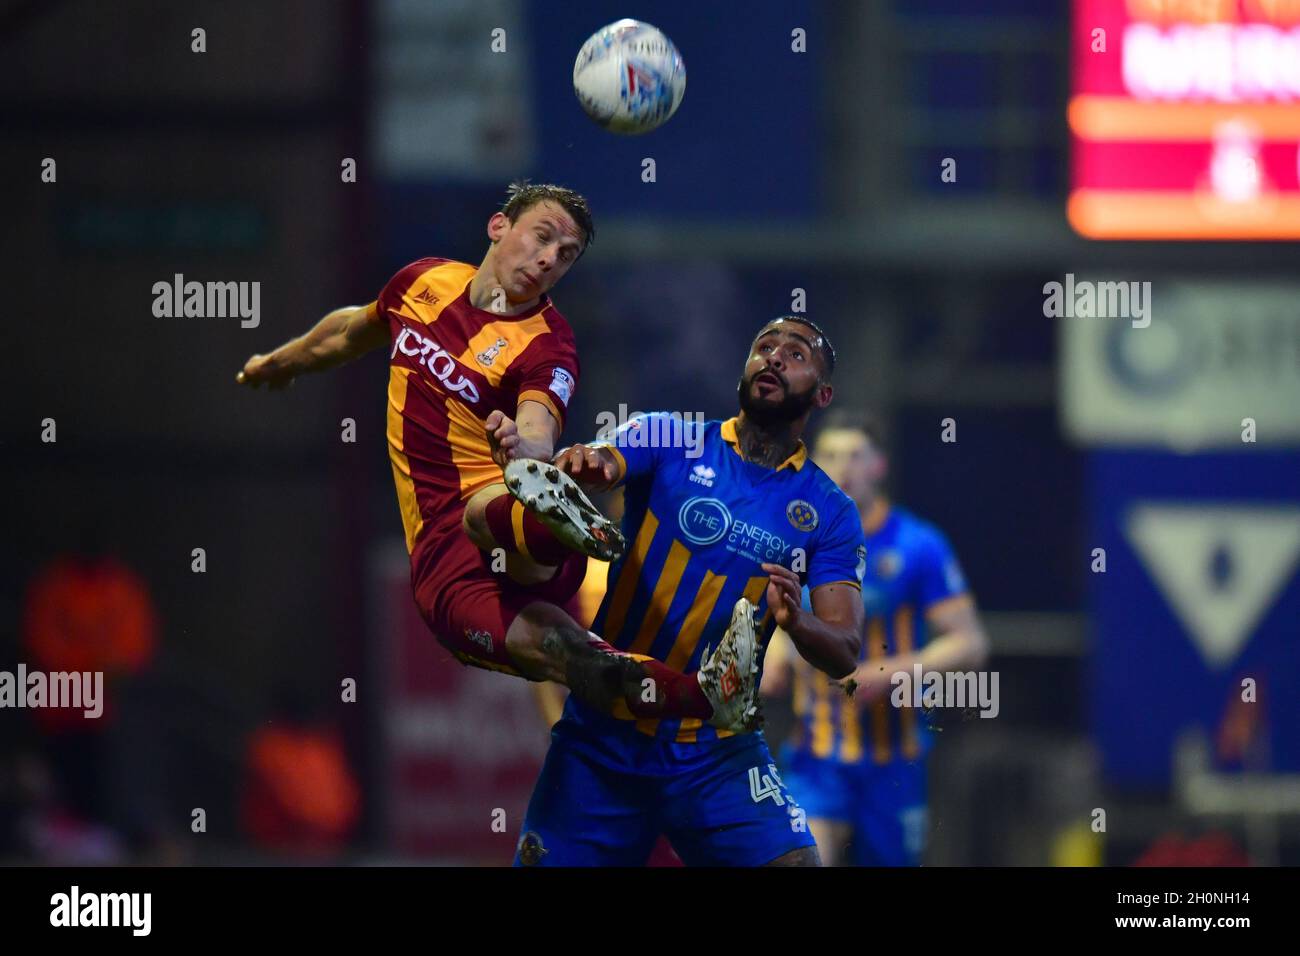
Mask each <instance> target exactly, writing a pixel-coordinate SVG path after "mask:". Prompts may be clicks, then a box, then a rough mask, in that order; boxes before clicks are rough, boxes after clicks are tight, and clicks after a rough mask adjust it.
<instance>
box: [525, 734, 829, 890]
mask: <svg viewBox="0 0 1300 956" xmlns="http://www.w3.org/2000/svg"><path fill="white" fill-rule="evenodd" d="M692 750H693V751H694V755H693V756H692V757H691V758H690V759H682V758H681V757H680V756H679V755H678V754H679V753H680V745H678V746H677V747H674V746H673V745H672V744H669V743H666V742H664V741H661V740H657V739H656V738H654V737H650V736H648V735H646V734H642V733H640V732H638V731H636V730H634V729H632V728H631V727H629V726H627V725H626V724H623V725H622V726H620V727H618V728H617V729H615V730H613V731H612V732H610V733H606V734H598V733H596V732H594V731H593V729H592V728H591V727H584V726H582V725H580V724H578V723H576V722H575V721H573V720H572V719H571V718H568V717H566V718H565V719H563V720H561V721H560V722H559V723H558V724H556V725H555V729H554V730H553V731H552V732H551V749H550V750H549V751H548V752H547V754H546V762H545V764H543V766H542V772H541V775H540V776H539V777H538V779H537V786H536V787H535V788H534V789H533V797H532V800H531V801H529V804H528V814H527V816H526V818H525V820H524V826H523V833H522V835H521V837H520V839H519V843H518V847H517V849H516V852H515V865H516V866H536V865H540V866H644V865H645V862H646V859H647V858H648V857H649V856H650V851H651V850H652V849H653V848H654V845H655V841H656V839H657V838H658V836H659V835H660V834H663V835H664V836H665V837H667V838H668V841H669V842H670V843H671V844H672V846H673V849H674V850H676V851H677V855H678V856H679V857H681V859H682V862H683V863H685V864H686V865H687V866H761V865H762V864H765V863H770V862H771V861H772V860H775V859H777V858H778V857H780V856H783V855H785V854H786V853H789V852H790V851H792V850H797V849H800V848H801V847H811V846H815V845H816V844H815V843H814V841H813V837H812V834H811V833H809V832H808V823H807V817H806V816H805V814H804V812H803V810H802V809H801V808H800V807H799V805H798V804H796V803H795V802H794V800H793V799H792V798H791V797H790V794H789V791H787V790H786V788H785V786H784V785H783V784H782V782H781V776H780V774H779V773H778V772H777V769H776V765H775V762H774V761H773V760H772V755H771V753H770V752H769V750H768V748H767V741H766V740H764V739H763V735H762V734H757V733H756V734H742V735H739V736H736V737H729V738H726V739H725V740H720V741H717V742H715V743H709V744H701V745H699V746H698V747H693V748H692ZM675 751H676V752H677V753H675Z"/></svg>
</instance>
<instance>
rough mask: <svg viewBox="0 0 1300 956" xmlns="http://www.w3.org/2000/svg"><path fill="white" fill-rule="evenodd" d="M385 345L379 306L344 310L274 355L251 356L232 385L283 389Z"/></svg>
mask: <svg viewBox="0 0 1300 956" xmlns="http://www.w3.org/2000/svg"><path fill="white" fill-rule="evenodd" d="M387 344H388V325H387V324H386V323H385V322H384V319H383V316H381V315H380V314H379V303H378V302H371V303H370V304H369V305H349V306H344V307H343V308H341V309H335V310H334V311H333V312H331V313H329V315H327V316H325V318H323V319H321V320H320V321H319V322H317V323H316V325H315V326H313V327H312V329H311V331H309V332H308V333H307V334H305V335H300V336H298V338H296V339H291V340H290V341H288V342H286V343H284V345H281V346H280V347H279V348H278V349H276V350H275V351H274V352H271V353H269V354H267V355H254V356H253V357H252V358H250V359H249V360H248V361H247V362H245V363H244V368H243V370H242V371H240V372H239V374H238V375H236V376H235V381H236V382H238V383H239V384H240V385H251V386H253V387H254V388H256V387H257V386H259V385H267V386H269V387H270V388H272V389H280V388H285V387H287V386H289V385H292V384H293V380H294V379H295V378H297V377H298V376H299V375H304V374H306V373H308V372H323V371H325V370H326V369H331V368H335V367H337V366H339V365H342V364H344V363H345V362H350V361H352V360H353V359H355V358H360V357H361V356H363V355H365V354H366V353H367V352H373V351H374V350H375V349H377V348H379V347H380V346H382V345H387Z"/></svg>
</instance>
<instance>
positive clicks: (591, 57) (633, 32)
mask: <svg viewBox="0 0 1300 956" xmlns="http://www.w3.org/2000/svg"><path fill="white" fill-rule="evenodd" d="M573 92H574V93H576V94H577V97H578V102H579V103H581V104H582V108H583V109H584V110H585V111H586V113H587V115H588V116H590V117H591V118H592V119H593V120H595V121H596V122H597V123H599V124H600V125H601V126H603V127H605V129H607V130H609V131H610V132H613V133H624V134H627V135H632V136H635V135H637V134H639V133H648V132H650V130H652V129H654V128H655V127H656V126H661V125H662V124H664V123H666V122H667V121H668V117H670V116H672V115H673V113H675V112H676V111H677V107H678V105H680V104H681V102H682V96H683V95H684V94H685V93H686V64H685V63H683V62H682V57H681V54H680V53H678V52H677V48H676V47H675V46H673V42H672V41H671V40H669V39H668V38H667V37H666V36H664V35H663V34H662V33H661V32H660V31H659V30H657V29H656V28H654V27H652V26H651V25H650V24H648V23H642V22H641V21H640V20H619V21H618V22H617V23H611V24H610V25H609V26H607V27H601V28H600V29H599V30H597V31H596V32H595V33H593V34H592V35H591V37H590V38H589V39H588V40H587V42H586V43H584V44H583V45H582V49H581V50H579V51H578V58H577V59H576V60H574V62H573Z"/></svg>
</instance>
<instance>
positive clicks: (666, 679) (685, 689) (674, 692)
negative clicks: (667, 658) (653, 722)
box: [627, 660, 713, 720]
mask: <svg viewBox="0 0 1300 956" xmlns="http://www.w3.org/2000/svg"><path fill="white" fill-rule="evenodd" d="M642 666H644V667H645V669H646V676H647V677H649V678H650V679H651V680H653V681H654V682H655V691H656V693H655V695H654V696H655V699H654V700H653V701H649V702H647V701H644V700H642V699H641V695H639V694H638V695H637V696H636V699H635V700H630V701H628V702H627V708H628V710H630V711H632V713H633V714H635V715H636V716H637V717H697V718H699V719H700V720H708V719H709V718H710V717H712V716H713V705H712V704H710V703H709V698H708V697H706V696H704V689H703V688H702V687H700V682H699V680H698V679H697V678H696V677H695V675H694V674H683V673H682V672H681V671H675V670H673V669H672V668H671V667H669V666H668V665H667V664H664V663H662V662H661V661H656V660H648V661H643V662H642Z"/></svg>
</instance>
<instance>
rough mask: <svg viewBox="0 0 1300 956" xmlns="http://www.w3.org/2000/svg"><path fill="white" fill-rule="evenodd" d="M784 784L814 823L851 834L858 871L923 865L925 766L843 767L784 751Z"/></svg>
mask: <svg viewBox="0 0 1300 956" xmlns="http://www.w3.org/2000/svg"><path fill="white" fill-rule="evenodd" d="M782 756H783V757H784V761H783V764H784V766H785V782H786V785H787V786H788V787H789V788H790V790H791V791H792V792H793V793H794V794H795V795H796V796H797V797H798V798H799V805H800V806H802V807H803V809H804V811H805V812H806V813H807V814H808V819H810V820H833V821H836V822H839V823H845V824H847V825H848V826H849V827H850V828H851V829H852V831H853V835H852V843H851V847H852V852H851V854H850V860H851V862H853V863H854V864H855V865H857V866H919V865H920V864H921V856H922V854H923V853H924V851H925V835H926V825H927V819H926V818H927V813H926V801H925V762H924V761H922V760H917V761H913V762H906V761H901V760H900V761H895V762H893V763H889V764H883V765H878V764H872V763H857V764H850V763H841V762H839V761H838V760H822V759H819V758H817V757H813V756H811V755H810V754H808V753H805V752H802V751H798V750H786V751H784V752H783V754H782Z"/></svg>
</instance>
